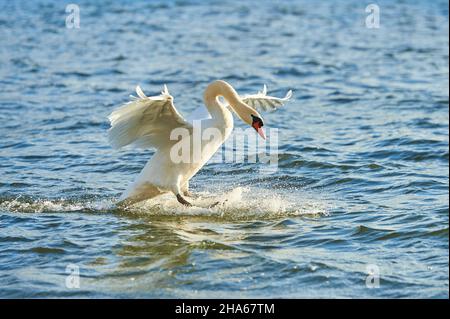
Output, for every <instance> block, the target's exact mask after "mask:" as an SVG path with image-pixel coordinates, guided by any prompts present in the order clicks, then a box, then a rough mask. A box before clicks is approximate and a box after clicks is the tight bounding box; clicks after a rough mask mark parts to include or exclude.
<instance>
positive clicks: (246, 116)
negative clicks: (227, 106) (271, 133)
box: [233, 101, 266, 139]
mask: <svg viewBox="0 0 450 319" xmlns="http://www.w3.org/2000/svg"><path fill="white" fill-rule="evenodd" d="M233 110H234V111H235V113H236V114H237V115H238V116H239V118H240V119H241V120H242V121H243V122H244V123H247V124H248V125H250V126H251V127H253V128H254V129H255V131H256V132H257V133H258V134H259V136H261V137H262V138H263V139H266V134H264V130H263V128H262V127H263V126H264V121H263V119H262V116H261V115H260V114H259V113H258V112H257V111H256V110H255V109H254V108H252V107H251V106H249V105H247V104H245V103H244V102H241V101H239V102H238V103H236V104H234V105H233Z"/></svg>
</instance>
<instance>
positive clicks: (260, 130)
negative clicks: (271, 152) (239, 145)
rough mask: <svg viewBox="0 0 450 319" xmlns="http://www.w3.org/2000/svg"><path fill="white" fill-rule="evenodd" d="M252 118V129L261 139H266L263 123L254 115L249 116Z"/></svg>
mask: <svg viewBox="0 0 450 319" xmlns="http://www.w3.org/2000/svg"><path fill="white" fill-rule="evenodd" d="M251 117H252V127H253V128H254V129H255V130H256V132H258V134H259V136H261V137H262V138H263V139H266V134H265V133H264V130H263V128H262V127H263V126H264V122H263V120H262V119H261V117H258V116H256V115H253V114H252V115H251Z"/></svg>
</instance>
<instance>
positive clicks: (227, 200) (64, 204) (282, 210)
mask: <svg viewBox="0 0 450 319" xmlns="http://www.w3.org/2000/svg"><path fill="white" fill-rule="evenodd" d="M197 196H198V197H196V198H194V199H191V198H189V200H190V201H191V202H192V204H193V205H194V206H192V207H184V206H182V205H180V203H179V202H178V201H177V200H176V198H175V196H173V194H171V193H167V194H164V195H161V196H158V197H156V198H154V199H151V200H147V201H144V202H141V203H138V204H136V205H133V206H131V207H127V208H125V209H121V211H124V212H128V213H143V214H148V215H161V216H168V215H170V216H212V217H214V216H215V217H222V218H231V219H247V218H279V217H288V216H302V215H325V214H328V212H329V211H330V207H331V206H330V204H329V203H328V202H327V201H325V200H323V199H320V198H318V197H317V196H314V195H313V194H311V193H308V192H306V191H304V190H303V191H302V190H295V191H283V190H269V189H259V188H244V187H236V188H233V189H231V190H229V191H225V192H224V191H221V190H218V191H217V192H214V193H213V192H208V191H204V192H200V193H198V194H197ZM115 202H116V199H113V198H109V199H98V200H95V199H94V200H78V201H77V200H72V199H71V200H68V199H58V200H48V199H38V200H30V199H23V198H21V197H18V198H15V199H8V200H3V201H0V210H1V211H7V212H23V213H45V212H77V211H79V212H111V211H112V210H115V211H117V208H116V207H115V204H114V203H115ZM216 202H219V204H218V205H216V206H214V207H212V208H210V206H211V205H212V204H214V203H216Z"/></svg>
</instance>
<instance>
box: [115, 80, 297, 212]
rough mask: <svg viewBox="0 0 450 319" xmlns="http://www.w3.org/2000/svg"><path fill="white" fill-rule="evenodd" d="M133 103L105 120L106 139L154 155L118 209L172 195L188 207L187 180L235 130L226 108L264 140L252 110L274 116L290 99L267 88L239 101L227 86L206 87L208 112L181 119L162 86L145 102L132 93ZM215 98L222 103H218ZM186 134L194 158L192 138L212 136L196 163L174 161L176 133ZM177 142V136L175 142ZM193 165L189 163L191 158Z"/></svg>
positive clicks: (203, 144)
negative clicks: (197, 128)
mask: <svg viewBox="0 0 450 319" xmlns="http://www.w3.org/2000/svg"><path fill="white" fill-rule="evenodd" d="M136 94H137V97H134V96H131V97H132V101H130V102H128V103H126V104H125V105H123V106H121V107H119V108H118V109H116V110H115V111H113V112H112V113H111V114H110V115H109V116H108V119H109V121H110V125H111V127H110V128H109V130H108V139H109V142H110V144H111V146H112V147H113V148H115V149H119V148H122V147H124V146H126V145H130V144H131V145H134V146H137V147H141V148H155V149H156V152H155V153H154V155H153V156H152V158H151V159H150V160H149V161H148V162H147V164H146V165H145V166H144V168H143V169H142V171H141V172H140V174H139V175H138V176H137V178H136V179H135V181H134V182H133V183H132V184H131V185H130V186H129V187H128V189H126V191H125V192H124V193H123V194H122V195H121V196H120V198H119V202H118V203H117V205H118V206H120V205H125V206H129V205H133V204H135V203H138V202H140V201H143V200H147V199H150V198H153V197H156V196H158V195H160V194H163V193H167V192H172V193H173V194H174V195H175V196H176V198H177V200H178V202H179V203H181V204H183V205H185V206H192V204H191V203H190V202H189V201H188V200H186V199H185V197H184V196H186V197H191V196H192V194H191V193H190V192H189V180H190V179H191V178H192V177H193V176H194V175H195V174H196V173H197V172H198V171H199V170H200V169H201V168H202V167H203V165H205V164H206V162H207V161H208V160H209V159H210V158H211V157H212V156H213V155H214V153H215V152H216V151H217V150H218V149H219V147H220V146H221V145H222V144H223V143H224V142H225V140H226V139H227V138H228V137H229V136H230V134H231V131H232V130H233V116H232V113H231V112H230V110H229V108H230V109H231V110H232V111H234V113H236V115H237V116H238V117H239V118H240V119H241V120H242V121H244V122H245V123H247V124H248V125H250V126H251V127H253V128H254V129H255V131H256V132H257V133H258V134H259V135H260V136H261V137H262V138H264V139H265V138H266V137H265V134H264V131H263V128H262V127H263V125H264V122H263V118H262V116H261V115H260V114H259V113H258V111H257V110H256V109H255V108H258V109H261V110H275V109H277V108H278V107H280V106H282V105H283V104H284V103H285V102H286V101H288V100H289V99H290V98H291V96H292V91H291V90H290V91H289V92H288V93H287V94H286V96H285V97H284V98H277V97H273V96H268V95H267V87H266V86H265V85H264V87H263V90H262V91H260V92H258V93H257V94H253V95H247V96H242V97H241V96H239V95H238V93H237V92H236V91H235V89H234V88H233V87H232V86H231V85H230V84H228V83H227V82H225V81H222V80H217V81H214V82H212V83H210V84H209V85H208V86H207V88H206V90H205V91H204V94H203V101H204V104H205V106H206V109H205V107H204V106H201V107H199V108H198V109H196V110H195V111H194V112H193V113H192V114H191V115H190V116H189V117H188V118H186V119H184V118H183V117H182V116H181V115H180V113H178V111H177V109H176V108H175V105H174V104H173V97H172V96H171V95H170V94H169V90H168V88H167V86H166V85H164V89H163V91H162V92H161V94H160V95H159V96H151V97H148V96H146V95H145V94H144V92H143V91H142V89H141V88H140V87H139V86H137V87H136ZM219 97H222V98H223V99H222V100H220V99H219ZM198 124H200V135H196V134H197V133H195V125H198ZM177 131H178V133H180V132H181V133H182V132H184V133H185V136H184V137H182V140H183V141H184V142H187V143H188V144H183V145H188V146H187V148H186V149H187V153H188V154H189V153H190V154H192V153H193V152H194V150H193V147H194V146H195V138H196V136H197V137H198V136H203V133H207V132H215V133H216V134H213V138H212V139H210V140H207V141H206V142H205V141H203V140H202V141H201V144H200V147H199V148H200V151H199V152H198V155H197V157H198V158H197V159H196V160H188V161H182V162H180V161H174V149H175V148H176V146H179V144H178V143H181V142H180V141H179V140H178V139H177V135H176V134H175V138H174V134H173V133H174V132H177ZM178 137H179V136H178ZM189 158H190V159H191V157H189Z"/></svg>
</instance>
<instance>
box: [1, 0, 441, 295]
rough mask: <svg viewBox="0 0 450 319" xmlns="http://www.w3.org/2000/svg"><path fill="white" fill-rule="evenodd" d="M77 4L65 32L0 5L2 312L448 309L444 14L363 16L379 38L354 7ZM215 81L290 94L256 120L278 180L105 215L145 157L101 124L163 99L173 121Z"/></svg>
mask: <svg viewBox="0 0 450 319" xmlns="http://www.w3.org/2000/svg"><path fill="white" fill-rule="evenodd" d="M76 3H77V4H78V5H79V8H80V14H81V18H80V28H79V29H68V28H66V27H65V19H66V16H67V13H66V12H65V3H63V2H60V1H44V0H39V1H32V2H31V1H30V2H29V1H6V0H1V1H0V66H1V67H0V85H1V93H0V123H1V125H0V137H1V138H0V177H1V179H0V297H3V298H5V297H6V298H16V297H19V298H21V297H133V298H134V297H151V298H153V297H157V298H158V297H169V298H172V297H187V298H190V297H195V298H203V297H218V298H221V297H233V298H239V297H283V298H297V297H302V298H315V297H331V298H341V297H345V298H348V297H355V298H372V297H375V298H388V297H394V298H448V296H449V285H448V284H449V262H448V258H449V250H448V249H449V245H448V243H449V232H448V229H449V228H448V222H449V219H448V216H449V204H448V200H449V190H448V187H449V179H448V178H449V165H448V164H449V163H448V160H449V138H448V129H449V127H448V121H449V88H448V86H449V64H448V63H449V62H448V58H449V49H448V45H449V29H448V22H449V19H448V2H447V1H430V2H428V1H377V4H378V5H379V7H380V10H381V12H380V13H381V15H380V28H378V29H377V28H374V29H369V28H366V27H365V19H366V16H367V15H368V13H366V12H365V6H366V5H367V4H365V3H363V2H361V1H356V0H348V1H339V2H337V1H336V2H324V3H318V2H316V1H295V2H287V1H286V2H274V1H256V0H254V1H253V0H252V1H246V2H245V3H244V2H242V3H241V2H237V1H236V2H234V1H210V2H206V1H183V0H182V1H167V2H166V1H164V2H162V1H161V2H158V1H95V2H93V1H77V2H76ZM215 79H224V80H226V81H228V82H230V83H231V84H232V85H233V86H234V87H235V88H236V89H237V90H238V92H240V93H242V94H244V93H252V92H256V91H258V90H260V89H261V87H262V85H263V84H267V85H268V88H269V93H271V94H273V95H277V96H282V95H284V93H285V92H286V91H287V90H289V89H292V90H294V98H293V99H292V101H291V102H290V103H288V104H287V105H286V107H285V108H283V109H280V110H279V111H277V112H275V113H269V114H264V118H265V122H266V126H267V127H269V128H270V127H271V128H278V129H279V168H278V170H277V171H276V172H275V173H273V174H260V173H259V172H260V168H261V165H262V164H258V163H257V164H254V163H212V164H209V165H207V166H205V167H204V169H203V170H201V171H200V172H199V174H198V175H197V176H195V177H194V179H193V180H192V183H191V188H192V190H193V191H194V192H197V193H200V194H206V195H208V194H210V195H211V194H214V195H215V196H223V197H226V198H229V199H230V201H229V202H230V203H229V204H227V205H226V206H224V207H222V208H218V209H216V210H214V209H211V210H195V209H186V208H182V207H180V206H178V205H176V202H175V203H174V202H173V201H174V200H173V198H172V197H170V196H169V197H168V198H165V199H164V198H163V199H162V203H160V204H158V205H156V204H151V203H150V204H148V205H146V206H143V207H140V208H139V209H137V208H136V209H128V210H119V209H115V208H114V202H115V201H116V200H117V198H118V197H119V196H120V194H121V192H122V191H124V189H125V188H126V187H127V186H128V184H129V183H130V182H131V181H132V180H133V178H134V177H135V176H136V174H138V173H139V171H140V170H141V169H142V167H143V166H144V164H145V163H146V161H147V160H148V159H149V157H150V156H151V154H152V153H153V150H135V149H131V148H127V149H125V150H122V151H115V150H112V149H111V147H110V146H109V145H108V141H107V135H106V131H107V129H108V128H109V122H108V120H107V118H106V117H107V115H108V114H109V113H110V112H111V111H112V110H113V109H115V108H116V107H118V106H119V105H120V104H121V103H123V102H126V101H127V100H128V95H129V94H132V93H133V90H134V87H135V86H136V85H137V84H140V85H141V86H142V87H143V88H144V91H145V92H146V93H148V94H151V95H153V94H157V93H158V92H159V91H160V90H161V89H162V85H163V84H164V83H165V84H167V85H168V87H169V90H170V92H171V93H172V94H173V95H174V97H175V104H176V105H177V107H178V109H179V110H180V112H181V113H183V114H185V115H186V114H188V113H189V112H190V111H192V110H193V109H195V108H196V107H197V106H199V105H200V104H201V103H202V99H201V97H202V93H203V90H204V88H205V87H206V85H207V84H208V83H209V82H211V81H213V80H215ZM236 123H238V124H237V125H238V126H239V127H244V125H243V124H241V123H240V122H238V121H237V122H236ZM206 195H205V196H206ZM68 265H75V266H76V267H78V268H79V273H80V281H79V283H80V285H79V288H76V287H75V288H74V287H72V288H71V286H70V285H69V286H67V285H66V279H67V276H68V273H67V272H66V267H67V266H68ZM368 265H375V266H376V267H378V270H379V279H380V282H379V288H373V289H370V288H368V287H367V286H366V278H367V276H368V269H367V267H368ZM69 270H70V269H69ZM374 282H375V281H374ZM369 286H370V285H369Z"/></svg>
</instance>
